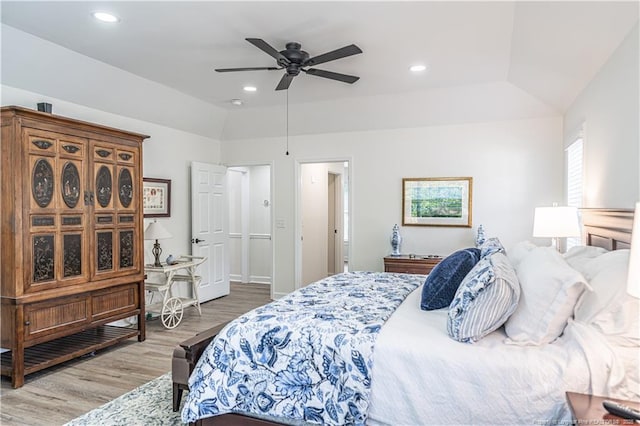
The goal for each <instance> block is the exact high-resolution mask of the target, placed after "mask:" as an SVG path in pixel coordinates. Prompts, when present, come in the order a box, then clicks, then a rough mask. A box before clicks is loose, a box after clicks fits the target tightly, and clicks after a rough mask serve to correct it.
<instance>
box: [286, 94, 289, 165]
mask: <svg viewBox="0 0 640 426" xmlns="http://www.w3.org/2000/svg"><path fill="white" fill-rule="evenodd" d="M286 155H289V91H288V90H287V153H286Z"/></svg>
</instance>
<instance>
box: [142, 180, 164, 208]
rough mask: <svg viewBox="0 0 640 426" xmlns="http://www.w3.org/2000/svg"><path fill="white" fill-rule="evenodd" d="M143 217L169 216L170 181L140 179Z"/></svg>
mask: <svg viewBox="0 0 640 426" xmlns="http://www.w3.org/2000/svg"><path fill="white" fill-rule="evenodd" d="M142 181H143V185H142V205H143V209H144V217H169V216H171V180H170V179H154V178H142Z"/></svg>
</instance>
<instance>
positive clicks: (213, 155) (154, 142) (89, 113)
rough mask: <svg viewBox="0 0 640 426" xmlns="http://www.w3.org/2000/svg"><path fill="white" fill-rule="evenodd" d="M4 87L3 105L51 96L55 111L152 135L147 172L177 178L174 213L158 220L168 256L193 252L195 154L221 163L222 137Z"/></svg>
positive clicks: (147, 260)
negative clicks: (166, 236) (191, 182)
mask: <svg viewBox="0 0 640 426" xmlns="http://www.w3.org/2000/svg"><path fill="white" fill-rule="evenodd" d="M0 89H1V90H2V100H1V102H2V105H17V106H23V107H27V108H34V109H35V107H36V104H37V103H38V102H43V101H44V102H49V103H51V104H53V113H54V114H56V115H62V116H66V117H71V118H75V119H78V120H84V121H89V122H92V123H97V124H102V125H106V126H111V127H115V128H119V129H123V130H128V131H133V132H138V133H142V134H146V135H149V136H150V138H149V139H147V140H146V141H145V142H144V143H143V144H142V154H143V176H144V177H154V178H162V179H171V217H170V218H159V219H158V221H159V222H162V225H163V226H164V227H165V228H166V229H167V230H168V231H169V232H170V233H171V234H172V235H173V238H172V239H168V240H162V241H160V245H161V246H162V250H163V252H162V256H163V257H162V259H165V258H166V256H168V255H169V254H174V255H177V254H188V253H190V252H191V201H190V197H191V194H190V189H189V180H190V171H189V163H190V161H191V160H198V161H207V162H210V163H218V162H219V160H220V142H219V141H217V140H214V139H210V138H206V137H204V136H199V135H194V134H192V133H187V132H184V131H181V130H176V129H171V128H169V127H164V126H160V125H158V124H154V123H149V122H146V121H141V120H137V119H135V118H130V117H125V116H122V115H116V114H111V113H108V112H104V111H99V110H97V109H93V108H89V107H85V106H82V105H78V104H74V103H71V102H67V101H65V100H62V99H57V98H52V97H50V96H44V95H41V94H37V93H33V92H28V91H25V90H21V89H16V88H13V87H9V86H5V85H2V86H0ZM148 222H149V220H148V219H147V220H145V226H146V224H147V223H148ZM152 259H153V255H152V254H151V242H145V263H150V262H151V260H152Z"/></svg>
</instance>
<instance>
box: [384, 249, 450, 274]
mask: <svg viewBox="0 0 640 426" xmlns="http://www.w3.org/2000/svg"><path fill="white" fill-rule="evenodd" d="M441 260H442V257H441V256H434V255H429V256H425V255H417V254H416V255H406V254H403V255H401V256H387V257H385V258H384V271H385V272H398V273H401V274H423V275H426V274H428V273H429V272H431V270H432V269H433V268H435V266H436V265H437V264H438V263H440V261H441Z"/></svg>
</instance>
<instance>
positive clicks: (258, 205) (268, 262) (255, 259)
mask: <svg viewBox="0 0 640 426" xmlns="http://www.w3.org/2000/svg"><path fill="white" fill-rule="evenodd" d="M228 170H229V173H228V174H229V177H228V180H227V181H228V189H229V190H228V192H229V252H230V256H229V257H230V261H229V268H230V279H231V281H234V282H240V283H244V284H266V285H270V286H271V284H272V275H273V273H272V271H273V244H272V243H273V241H272V235H273V234H272V208H271V184H272V176H271V165H270V164H258V165H246V166H230V167H229V168H228ZM271 292H273V286H271Z"/></svg>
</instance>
